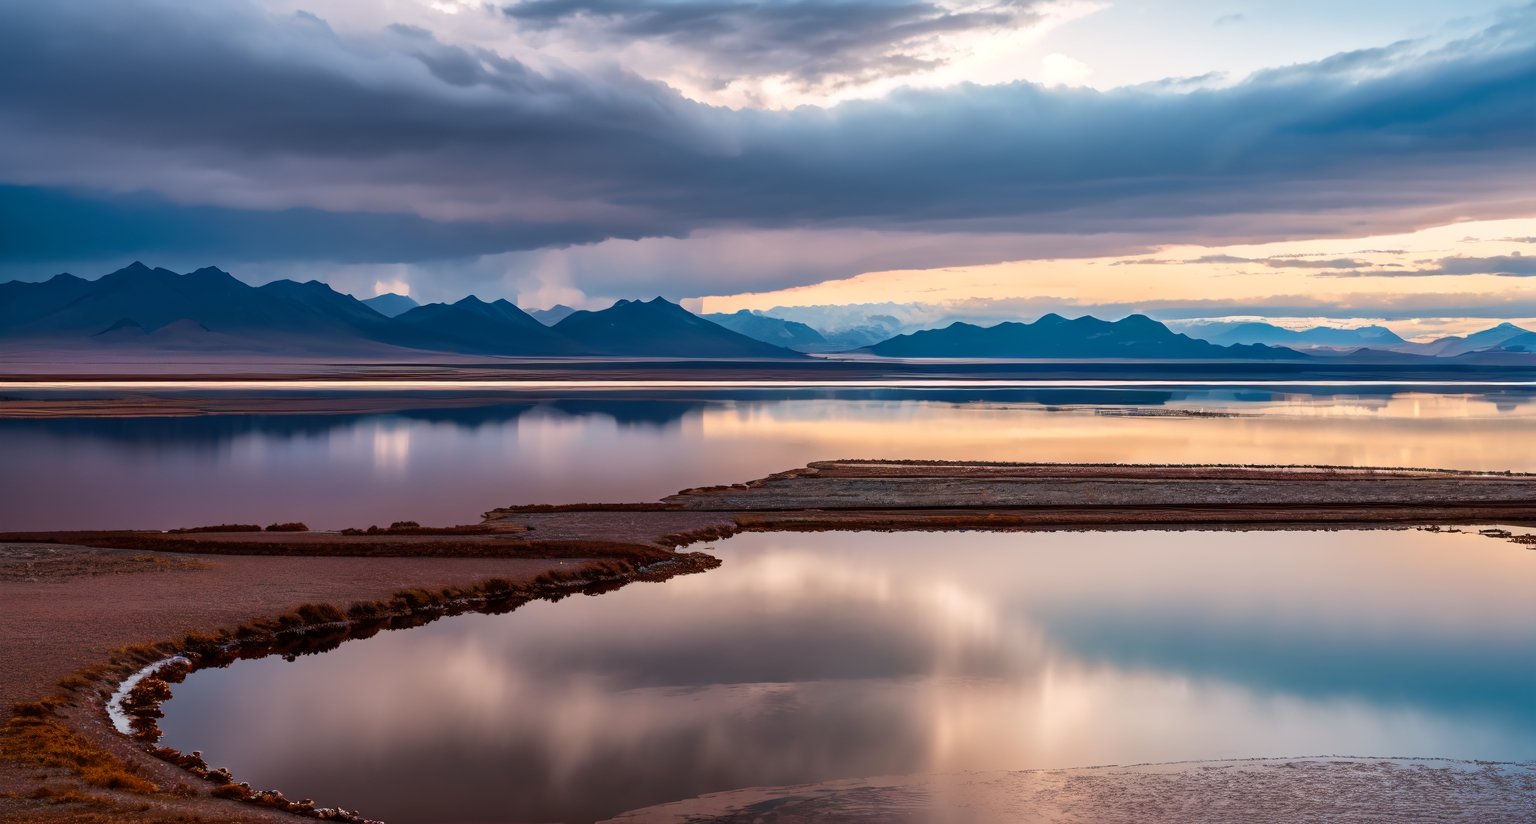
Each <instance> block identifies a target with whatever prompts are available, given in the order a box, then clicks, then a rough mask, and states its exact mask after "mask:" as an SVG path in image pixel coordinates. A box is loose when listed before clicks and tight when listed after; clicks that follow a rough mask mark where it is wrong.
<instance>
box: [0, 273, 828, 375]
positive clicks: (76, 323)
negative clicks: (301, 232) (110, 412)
mask: <svg viewBox="0 0 1536 824" xmlns="http://www.w3.org/2000/svg"><path fill="white" fill-rule="evenodd" d="M380 297H383V298H390V300H383V301H381V300H379V299H377V298H374V299H370V300H371V301H373V303H372V304H370V303H367V302H364V301H360V300H357V299H356V298H354V297H352V296H350V295H344V294H341V293H339V292H337V291H335V290H334V289H332V288H330V287H329V286H327V285H326V284H324V283H320V282H319V281H309V282H307V283H296V282H294V281H291V280H279V281H274V282H272V283H268V284H266V285H264V286H259V287H254V286H249V285H247V284H245V283H243V282H242V281H240V280H238V279H236V278H234V277H233V276H231V275H230V274H229V273H228V272H225V271H223V270H220V269H217V268H214V267H206V268H203V269H198V270H197V271H195V272H190V273H188V274H184V275H183V274H178V273H176V272H172V271H170V270H168V269H158V268H150V267H148V266H145V265H144V264H142V263H134V264H132V265H130V266H127V267H124V268H123V269H119V270H118V271H116V272H113V273H111V274H109V275H106V276H104V277H102V278H100V279H98V280H94V281H88V280H84V279H82V278H78V277H75V276H73V275H68V274H63V275H57V276H55V277H53V278H51V279H49V280H47V281H43V282H41V283H23V282H11V283H4V284H0V340H3V341H8V342H17V341H28V342H31V343H34V344H38V345H56V346H79V345H96V346H113V347H123V346H132V345H139V346H144V347H151V348H171V349H190V350H196V351H200V352H210V353H216V352H277V351H283V352H303V353H309V354H353V353H355V354H365V353H382V352H384V351H388V350H393V349H415V350H427V351H435V352H454V353H462V354H477V355H518V356H589V355H590V356H603V357H616V356H622V357H660V358H800V357H802V355H800V354H799V353H797V352H792V351H790V350H788V349H784V348H781V347H778V346H773V345H771V344H767V343H763V342H761V341H758V340H754V339H752V338H749V337H747V336H745V335H741V334H739V333H737V332H733V331H731V330H729V329H726V328H725V327H722V326H719V325H717V324H714V323H711V322H709V321H707V320H704V319H703V318H700V317H698V316H697V315H694V314H691V313H689V312H688V311H687V310H685V309H683V308H682V307H681V306H678V305H677V304H675V303H669V302H668V301H666V300H663V299H661V298H656V299H655V300H652V301H648V302H640V301H620V302H619V303H617V304H615V305H614V306H612V307H610V308H608V309H604V310H602V311H600V312H575V313H574V314H572V315H571V316H569V317H567V318H565V319H564V320H562V321H561V322H559V323H557V324H555V325H554V326H553V327H549V326H545V325H544V324H543V323H540V322H539V321H538V320H536V319H535V318H534V317H532V316H531V315H529V314H528V313H527V312H524V311H523V310H522V309H519V308H518V307H516V306H514V305H513V304H511V303H509V302H507V301H505V300H498V301H494V302H489V303H488V302H485V301H482V300H480V299H479V298H476V297H473V296H471V297H467V298H464V299H463V300H460V301H458V302H457V303H452V304H445V303H432V304H427V305H425V306H419V305H415V301H412V300H411V299H410V298H407V297H404V296H401V295H386V296H380ZM408 304H409V305H408ZM381 308H382V310H383V311H381ZM397 310H398V311H397ZM391 313H393V314H391Z"/></svg>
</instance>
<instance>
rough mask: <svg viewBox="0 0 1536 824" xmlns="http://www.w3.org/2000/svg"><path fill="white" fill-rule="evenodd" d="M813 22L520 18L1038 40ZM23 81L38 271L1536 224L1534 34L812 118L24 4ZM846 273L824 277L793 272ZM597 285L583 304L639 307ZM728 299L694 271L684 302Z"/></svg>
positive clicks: (190, 8) (722, 12)
mask: <svg viewBox="0 0 1536 824" xmlns="http://www.w3.org/2000/svg"><path fill="white" fill-rule="evenodd" d="M798 7H800V4H776V3H757V4H753V3H744V4H730V3H725V2H717V1H716V0H689V2H684V3H666V4H662V3H654V2H653V3H647V4H628V3H625V4H616V3H609V2H606V0H529V1H528V2H522V3H517V4H513V5H511V6H508V7H506V8H505V9H501V10H498V11H496V14H497V15H512V16H513V17H516V18H518V19H520V20H521V21H523V22H524V23H525V24H527V25H535V26H547V27H557V26H572V25H583V26H596V27H598V28H599V29H601V30H602V31H603V32H606V33H607V36H613V37H621V36H638V35H639V33H642V32H651V33H654V34H655V35H656V36H660V37H664V38H686V39H689V40H690V41H697V42H698V43H699V46H698V48H699V49H700V51H701V52H705V53H707V52H709V51H710V50H714V51H715V52H717V53H718V54H720V55H721V59H729V58H732V57H733V54H732V53H733V52H736V51H741V48H742V47H741V46H740V44H739V42H738V41H739V40H740V39H741V38H745V37H749V36H752V37H757V36H759V35H761V37H762V42H761V44H760V46H759V47H758V48H757V49H756V50H755V51H751V52H750V53H742V54H739V55H734V56H735V57H739V59H742V60H760V61H764V63H763V65H765V66H767V67H768V68H767V69H765V70H778V69H775V68H774V67H775V66H777V67H779V69H784V70H788V69H785V67H804V72H805V74H804V79H805V80H806V82H816V81H817V78H824V77H829V76H833V75H836V74H837V73H838V72H857V71H863V70H865V69H866V68H869V69H870V70H878V71H888V70H890V67H889V66H888V65H887V63H888V62H889V61H890V60H891V59H893V58H892V55H897V56H900V55H902V54H906V50H908V49H910V48H911V47H912V44H914V43H917V42H920V41H921V39H922V38H923V37H925V36H926V34H925V33H927V32H930V31H936V30H940V29H945V28H954V27H964V26H983V25H993V24H994V23H995V24H1005V23H1006V20H1003V19H1002V18H1005V17H1008V16H1009V15H1014V16H1017V15H1029V14H1031V13H1033V12H1032V7H1031V6H1030V5H1028V4H1016V3H993V4H990V5H980V6H975V7H970V8H969V10H957V8H956V7H951V6H949V5H941V4H939V3H937V2H909V3H881V2H875V0H849V2H847V3H838V4H831V5H830V6H828V7H827V8H835V9H837V10H838V13H839V14H842V15H844V25H841V26H840V27H838V28H836V30H835V31H833V32H832V33H831V34H829V35H828V36H829V37H833V38H834V42H828V41H825V40H823V39H817V38H809V39H806V38H798V37H796V35H795V33H796V32H797V31H800V30H801V29H800V28H799V27H802V26H811V27H814V26H815V23H814V21H813V20H802V19H800V18H798V17H796V16H795V15H794V14H792V13H791V10H792V9H794V8H798ZM849 21H852V22H849ZM837 38H841V39H837ZM797 50H798V51H797ZM818 61H819V62H818ZM0 73H3V74H4V76H6V77H7V78H9V82H7V83H4V84H0V147H3V148H4V151H3V152H0V183H5V184H8V185H7V186H6V187H5V188H4V189H0V209H4V214H5V216H6V227H5V228H4V229H3V230H0V231H4V232H5V234H4V236H3V241H4V243H5V247H6V256H7V258H8V259H10V260H12V261H16V260H35V261H39V262H40V263H41V262H45V261H49V260H56V259H61V258H62V257H67V256H69V255H73V256H74V257H76V258H80V257H88V256H94V257H99V258H102V259H109V258H113V257H121V256H125V255H134V256H145V257H155V256H156V255H160V254H165V255H184V254H189V253H196V254H205V255H207V256H208V257H209V258H213V259H219V258H221V257H223V256H233V257H236V258H238V259H241V260H245V261H256V262H260V261H284V260H305V261H325V262H335V263H365V262H375V261H378V262H384V261H392V262H402V263H412V262H423V261H441V260H465V259H470V258H474V257H477V256H482V255H494V254H498V253H506V252H518V251H524V250H537V249H550V248H559V247H564V246H568V245H571V244H585V243H596V242H600V241H605V240H612V239H638V238H683V237H689V236H691V235H693V234H695V233H712V234H714V235H715V236H720V235H724V234H730V233H738V234H742V235H744V236H750V235H752V234H753V233H763V232H786V231H812V230H814V231H817V232H834V233H835V232H848V233H851V236H852V235H857V234H859V233H870V232H877V233H891V234H903V235H909V236H918V237H924V238H931V239H932V241H931V243H929V245H930V246H931V247H933V248H934V249H935V250H937V251H934V252H933V253H932V254H931V255H930V257H932V258H935V259H941V260H948V261H950V262H952V263H955V264H960V263H977V262H986V261H985V260H982V259H978V257H977V256H978V254H980V253H977V252H975V251H971V250H970V247H969V245H968V244H967V243H966V242H965V239H967V238H974V237H977V236H998V237H1008V238H1017V239H1018V240H1015V241H1011V244H1012V245H1011V246H1010V244H995V245H994V247H995V248H992V249H990V250H989V251H988V252H987V253H986V255H985V256H986V257H989V258H990V259H994V260H1000V259H1004V257H1003V256H1004V255H1006V254H1007V253H1008V251H1009V248H1021V247H1026V246H1027V245H1028V239H1029V238H1033V237H1041V236H1054V237H1071V236H1083V237H1091V236H1098V235H1101V234H1105V233H1112V234H1115V235H1117V236H1120V237H1124V238H1130V239H1132V240H1131V241H1130V242H1131V243H1132V244H1134V243H1135V242H1136V241H1135V240H1134V239H1136V238H1140V239H1142V241H1143V242H1152V241H1153V239H1155V241H1156V242H1166V243H1172V242H1192V243H1209V242H1212V241H1214V240H1218V239H1225V240H1234V239H1242V240H1245V241H1251V242H1257V241H1262V240H1276V239H1282V238H1290V237H1302V236H1318V237H1321V236H1331V235H1350V234H1354V235H1359V234H1365V233H1367V232H1369V231H1374V232H1378V233H1379V232H1383V231H1393V230H1402V229H1407V228H1412V227H1414V226H1419V225H1426V223H1427V222H1430V221H1433V220H1449V219H1453V218H1466V217H1501V216H1506V215H1508V214H1513V213H1536V188H1533V187H1532V185H1531V184H1532V182H1533V181H1536V153H1533V152H1532V151H1531V146H1532V141H1533V138H1536V106H1532V105H1531V89H1533V88H1536V12H1533V10H1532V8H1530V7H1527V8H1525V9H1523V10H1520V11H1518V12H1515V13H1511V14H1510V15H1509V16H1508V17H1507V18H1505V19H1504V20H1502V21H1501V22H1500V23H1498V24H1497V25H1494V26H1492V27H1490V28H1488V29H1487V30H1485V31H1483V32H1482V33H1480V34H1479V35H1477V36H1475V37H1472V38H1469V39H1466V40H1462V41H1458V42H1455V43H1452V44H1449V45H1443V46H1438V47H1434V48H1429V47H1426V46H1423V45H1416V44H1412V43H1402V44H1396V45H1393V46H1389V47H1385V48H1382V49H1374V50H1369V51H1364V52H1356V53H1350V54H1344V55H1339V56H1336V57H1334V58H1330V59H1328V60H1324V61H1321V62H1317V63H1312V64H1305V65H1298V66H1292V67H1288V68H1285V69H1280V70H1274V71H1268V72H1263V73H1260V74H1258V75H1255V76H1253V77H1251V78H1249V79H1247V80H1245V81H1243V82H1240V83H1237V84H1235V85H1232V86H1229V87H1226V88H1221V89H1196V90H1192V91H1191V90H1185V91H1169V90H1164V89H1158V88H1155V87H1138V88H1128V89H1120V90H1114V91H1108V92H1100V91H1093V90H1087V89H1064V88H1043V87H1040V86H1036V85H1032V84H1028V83H1014V84H1007V85H1000V86H975V85H962V86H957V87H952V88H947V89H932V90H905V91H899V92H897V93H894V94H891V95H889V96H887V97H884V98H882V99H878V100H869V101H857V102H849V103H844V104H841V105H838V106H835V107H832V108H815V107H802V108H798V109H793V110H789V111H767V110H756V109H728V108H721V107H711V106H707V105H704V104H701V103H698V102H696V101H693V100H690V99H688V98H687V97H685V96H683V95H682V94H680V93H678V92H677V91H676V90H674V89H671V88H669V87H667V86H666V85H664V84H662V83H659V82H656V81H653V80H649V79H646V78H643V77H639V76H636V75H634V74H631V73H627V72H625V71H622V70H619V69H613V70H609V71H602V72H592V73H585V74H577V73H572V72H568V71H562V70H557V69H547V68H546V69H542V70H534V69H533V68H530V67H529V65H528V64H527V63H525V62H523V61H520V60H519V59H518V56H517V55H509V54H499V53H495V52H491V51H488V50H485V49H478V48H467V47H462V46H458V45H454V44H450V43H445V42H442V41H440V40H439V39H437V38H436V37H435V36H434V35H433V34H432V33H431V32H428V31H426V30H424V29H420V28H413V27H408V26H393V27H389V28H387V29H385V30H383V31H379V32H377V33H375V34H373V35H369V36H354V35H343V34H340V33H338V32H336V31H334V30H332V29H331V27H329V26H328V25H327V24H326V23H325V22H324V21H323V20H320V19H318V18H316V17H314V16H312V15H307V14H299V15H274V14H271V13H268V12H266V11H264V10H262V9H260V8H259V7H256V6H254V5H251V4H249V3H246V2H242V1H241V0H209V2H204V3H197V4H184V3H172V2H168V0H116V1H115V2H86V0H54V1H53V2H48V3H7V4H0ZM29 215H30V216H31V217H28V216H29ZM13 221H15V222H13ZM18 226H20V227H21V228H17V227H18ZM1212 245H1215V244H1212ZM1004 247H1008V248H1004ZM844 257H846V255H845V256H844ZM1351 271H1353V270H1351ZM844 274H849V273H847V272H838V271H830V272H829V271H818V270H817V269H816V266H815V265H814V261H811V262H806V261H799V262H797V263H796V265H795V266H794V267H791V268H789V269H785V270H784V271H782V272H780V273H779V274H777V275H775V276H774V277H778V278H779V282H778V283H777V285H780V286H788V285H794V284H798V283H808V282H814V281H815V280H819V279H822V278H825V277H830V276H839V275H844ZM583 277H590V278H591V280H590V281H587V282H583V283H579V284H578V285H581V286H582V287H583V288H588V289H589V291H590V289H598V290H604V289H608V290H617V289H618V288H621V287H622V285H623V280H624V275H623V273H622V272H604V273H594V274H591V275H583ZM730 278H731V272H730V271H728V270H718V269H717V270H714V271H680V272H678V273H676V277H675V278H674V279H673V280H672V281H671V283H670V287H669V291H670V293H671V294H673V295H675V296H680V295H689V294H700V293H703V292H705V291H709V292H713V293H719V292H720V291H721V290H722V288H723V287H728V286H729V283H728V282H729V280H730Z"/></svg>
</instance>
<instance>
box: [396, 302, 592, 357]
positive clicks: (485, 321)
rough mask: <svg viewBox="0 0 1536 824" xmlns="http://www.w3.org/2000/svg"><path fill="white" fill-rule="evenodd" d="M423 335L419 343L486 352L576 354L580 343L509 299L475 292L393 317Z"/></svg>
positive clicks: (498, 353) (397, 324)
mask: <svg viewBox="0 0 1536 824" xmlns="http://www.w3.org/2000/svg"><path fill="white" fill-rule="evenodd" d="M393 323H394V324H395V325H396V326H399V327H405V328H409V329H411V330H413V331H415V332H417V333H419V334H420V335H421V336H422V337H421V338H420V339H418V340H417V341H416V344H417V345H419V346H422V347H424V348H439V349H444V350H447V351H452V352H466V353H475V354H482V355H575V354H580V347H579V346H578V345H577V344H575V343H573V342H572V341H570V340H567V339H566V338H565V337H563V336H561V335H560V334H558V333H556V332H555V331H554V330H552V329H550V328H549V327H547V326H545V325H544V324H542V323H539V322H538V321H536V320H534V319H533V318H532V317H530V316H529V315H528V313H527V312H524V311H523V310H521V309H519V308H517V307H516V306H514V305H512V304H511V303H509V302H507V301H505V300H497V301H495V302H492V303H487V302H485V301H483V300H481V299H479V298H477V297H475V296H474V295H470V296H469V297H467V298H464V299H463V300H461V301H459V302H457V303H429V304H427V305H426V306H418V307H416V308H415V309H412V310H410V311H408V312H405V313H404V314H401V315H400V316H399V317H396V318H395V319H394V321H393Z"/></svg>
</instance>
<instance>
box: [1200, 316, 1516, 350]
mask: <svg viewBox="0 0 1536 824" xmlns="http://www.w3.org/2000/svg"><path fill="white" fill-rule="evenodd" d="M1184 333H1185V334H1187V335H1189V336H1190V337H1193V338H1199V339H1201V340H1206V341H1209V342H1211V343H1216V344H1222V345H1231V344H1244V343H1246V344H1263V345H1266V346H1286V347H1290V348H1292V349H1300V350H1308V349H1334V350H1340V351H1345V352H1352V351H1355V350H1359V349H1370V350H1375V351H1381V352H1399V353H1403V354H1411V355H1428V356H1433V357H1455V356H1458V355H1465V354H1468V353H1471V352H1481V351H1485V350H1489V349H1503V348H1507V347H1509V346H1511V345H1515V346H1516V347H1518V346H1520V345H1522V341H1521V340H1520V338H1521V337H1522V336H1530V337H1529V338H1528V339H1527V340H1525V341H1524V342H1523V345H1525V346H1532V347H1533V348H1536V346H1533V345H1536V336H1532V333H1531V332H1529V331H1527V330H1525V329H1522V328H1521V327H1519V326H1516V325H1514V324H1512V323H1501V324H1499V325H1498V326H1495V327H1493V328H1491V329H1484V330H1483V331H1481V332H1476V333H1474V334H1471V335H1467V336H1465V337H1445V338H1440V339H1439V340H1435V341H1431V342H1429V343H1416V342H1414V341H1409V340H1404V339H1403V338H1402V337H1401V336H1400V335H1398V334H1397V333H1396V332H1393V331H1392V330H1391V329H1388V328H1386V327H1384V326H1360V327H1356V328H1352V329H1341V328H1338V327H1331V326H1316V327H1313V328H1311V329H1287V328H1285V327H1282V326H1276V325H1275V324H1272V323H1264V322H1262V321H1242V322H1222V321H1214V322H1202V323H1195V324H1190V325H1189V326H1187V327H1185V328H1184Z"/></svg>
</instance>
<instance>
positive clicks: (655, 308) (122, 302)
mask: <svg viewBox="0 0 1536 824" xmlns="http://www.w3.org/2000/svg"><path fill="white" fill-rule="evenodd" d="M889 306H892V305H887V304H876V305H870V306H866V307H865V309H867V310H880V311H866V312H865V313H864V316H863V317H864V321H865V322H864V323H863V324H862V325H858V326H852V327H847V326H845V327H840V328H839V329H838V330H837V331H835V332H833V333H827V332H825V331H823V330H820V329H818V328H816V327H815V326H814V325H813V324H811V323H805V322H802V321H797V320H793V319H790V318H783V317H776V316H774V315H772V314H769V313H763V312H751V311H740V312H735V313H731V314H712V315H706V316H699V315H695V314H692V313H690V312H688V311H687V310H685V309H683V308H682V307H681V306H679V305H677V304H675V303H671V302H669V301H666V300H664V299H662V298H656V299H654V300H650V301H638V300H621V301H619V302H618V303H615V304H614V305H613V306H610V307H608V308H607V309H603V310H600V311H583V310H576V309H572V308H571V307H568V306H563V305H557V306H553V307H550V308H549V309H542V310H534V311H532V312H529V311H524V310H523V309H520V308H519V307H517V306H516V305H514V304H513V303H511V302H509V301H506V300H496V301H490V302H487V301H483V300H481V299H479V298H477V297H475V296H473V295H471V296H469V297H466V298H464V299H462V300H459V301H457V302H455V303H430V304H426V305H420V304H418V303H417V302H416V301H415V300H412V299H411V298H410V297H407V296H405V295H397V294H385V295H379V296H377V297H372V298H368V299H367V300H358V299H356V298H354V297H352V296H350V295H345V294H342V293H339V292H337V291H335V290H334V289H332V288H331V287H329V286H328V285H326V284H324V283H321V282H319V281H309V282H306V283H298V282H295V281H291V280H279V281H274V282H272V283H268V284H265V285H263V286H259V287H253V286H249V285H247V284H245V283H244V282H242V281H240V280H238V279H236V278H235V277H233V276H231V275H230V274H229V273H228V272H225V271H223V270H221V269H217V268H214V267H211V266H210V267H205V268H202V269H198V270H196V271H194V272H190V273H187V274H178V273H176V272H172V271H170V270H167V269H158V268H150V267H148V266H145V265H144V264H142V263H134V264H132V265H130V266H127V267H124V268H123V269H119V270H118V271H116V272H113V273H111V274H109V275H106V276H103V277H101V278H100V279H98V280H94V281H90V280H84V279H82V278H78V277H75V276H73V275H69V274H62V275H56V276H55V277H53V278H51V279H49V280H46V281H42V282H39V283H30V282H11V283H4V284H0V346H4V345H10V346H15V345H17V344H18V343H20V342H26V343H27V344H28V345H30V346H42V347H65V348H69V347H113V348H115V349H124V350H126V349H129V348H133V347H141V348H147V349H153V350H162V349H165V350H181V351H190V352H197V353H225V352H227V353H269V354H270V353H277V352H284V353H295V354H298V353H302V354H310V355H316V354H318V355H325V356H331V355H381V356H384V355H388V354H389V353H392V352H393V353H400V351H401V350H419V351H429V352H452V353H459V354H471V355H506V356H521V357H602V358H678V359H721V358H731V359H760V358H773V359H777V358H800V357H803V355H802V354H801V353H803V352H818V353H820V352H848V351H857V352H859V353H863V354H869V355H876V356H882V357H901V358H968V359H985V358H1019V359H1058V358H1059V359H1143V360H1169V359H1185V360H1194V359H1202V360H1228V359H1246V360H1268V361H1273V360H1310V359H1312V358H1324V357H1326V358H1329V359H1337V358H1346V359H1352V360H1355V361H1360V362H1378V361H1380V362H1396V361H1401V360H1404V359H1408V360H1413V359H1418V358H1431V357H1433V358H1456V359H1458V360H1462V361H1466V362H1468V363H1473V362H1477V363H1482V362H1488V363H1493V362H1495V361H1497V362H1499V363H1502V362H1505V361H1509V360H1510V359H1514V360H1515V361H1521V362H1523V361H1526V360H1529V359H1531V358H1532V357H1536V333H1532V332H1530V331H1528V330H1525V329H1522V328H1520V327H1518V326H1515V325H1513V324H1508V323H1505V324H1500V325H1499V326H1496V327H1494V328H1492V329H1486V330H1483V331H1481V332H1477V333H1475V334H1472V335H1467V336H1465V337H1447V338H1441V339H1440V340H1437V341H1433V342H1430V343H1416V342H1413V341H1407V340H1404V339H1403V338H1402V337H1400V336H1399V335H1397V334H1395V333H1394V332H1392V331H1391V330H1390V329H1386V328H1384V327H1380V326H1367V327H1361V328H1357V329H1338V328H1330V327H1317V328H1312V329H1301V330H1295V329H1286V328H1284V327H1280V326H1277V325H1275V324H1269V323H1263V322H1242V323H1217V322H1210V323H1198V324H1192V325H1190V326H1189V327H1188V328H1187V329H1186V333H1184V334H1180V333H1177V332H1174V331H1172V330H1170V329H1169V328H1168V327H1167V326H1165V325H1163V324H1162V323H1159V322H1157V321H1155V320H1152V319H1150V318H1148V317H1146V316H1143V315H1131V316H1130V317H1127V318H1124V319H1122V320H1118V321H1105V320H1100V319H1098V318H1094V317H1092V316H1085V317H1080V318H1076V319H1071V320H1069V319H1067V318H1064V317H1062V316H1061V315H1057V314H1049V315H1046V316H1044V317H1042V318H1040V319H1039V320H1037V321H1035V322H1033V323H1018V322H1003V323H997V324H995V325H988V326H982V325H977V324H973V323H967V322H955V323H951V324H950V325H948V326H945V327H943V328H940V329H926V330H921V331H913V332H909V333H906V334H894V333H891V332H887V331H886V330H888V329H894V328H898V327H901V326H903V325H906V324H909V323H912V322H913V321H912V319H911V318H908V319H906V320H902V319H901V318H900V317H898V316H897V315H887V314H884V311H885V310H886V309H887V308H888V307H889ZM811 309H817V310H819V311H821V312H822V314H826V313H827V311H826V310H827V308H826V307H819V308H818V307H812V308H811ZM898 309H899V307H898ZM786 311H790V310H786ZM807 311H810V310H809V309H808V310H807ZM893 311H894V310H893ZM813 320H814V318H813ZM907 328H908V329H910V328H912V327H911V326H910V325H908V326H907ZM1490 359H1493V360H1490Z"/></svg>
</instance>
